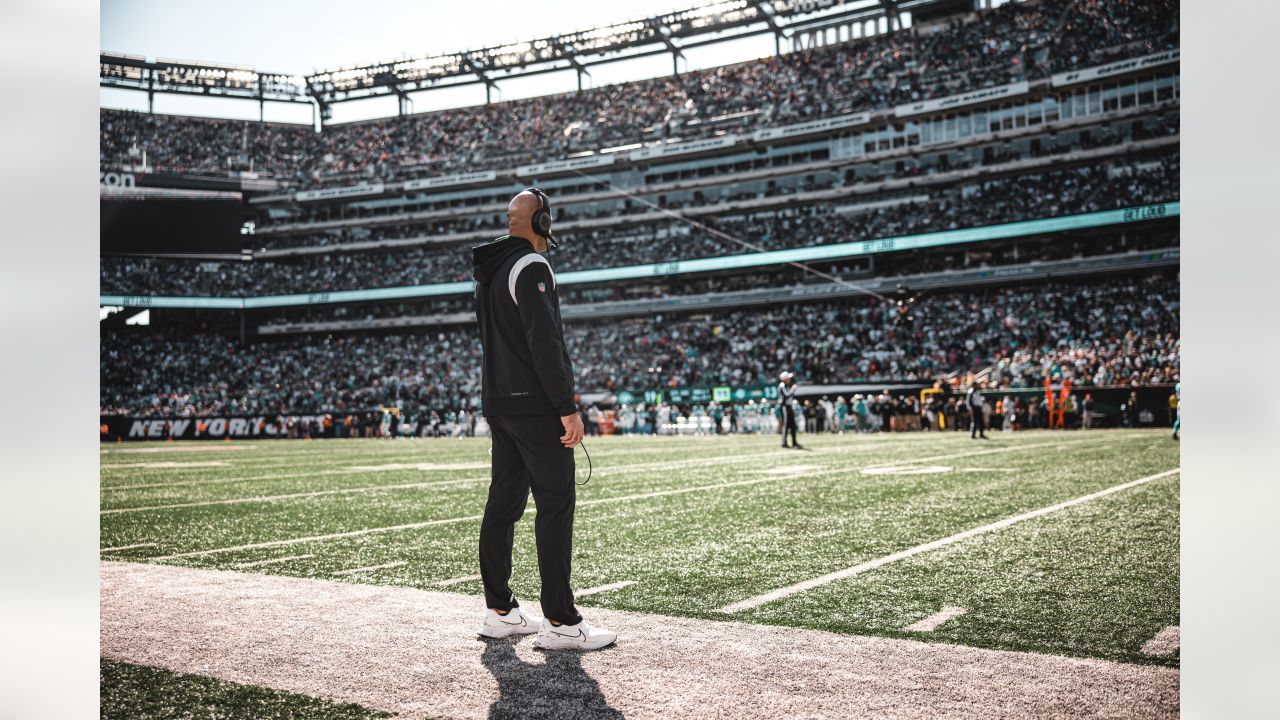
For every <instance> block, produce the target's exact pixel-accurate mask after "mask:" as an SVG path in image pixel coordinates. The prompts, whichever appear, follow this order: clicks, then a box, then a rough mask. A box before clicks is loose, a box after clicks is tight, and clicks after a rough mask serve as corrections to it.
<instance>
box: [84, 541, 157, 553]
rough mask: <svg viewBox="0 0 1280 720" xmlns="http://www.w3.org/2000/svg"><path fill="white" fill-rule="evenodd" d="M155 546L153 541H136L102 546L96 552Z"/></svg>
mask: <svg viewBox="0 0 1280 720" xmlns="http://www.w3.org/2000/svg"><path fill="white" fill-rule="evenodd" d="M155 546H156V544H155V543H153V542H149V543H137V544H136V545H119V546H117V547H109V548H102V549H101V550H99V551H98V552H100V553H104V552H115V551H117V550H132V549H134V548H144V547H155Z"/></svg>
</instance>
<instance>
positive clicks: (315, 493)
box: [98, 477, 489, 515]
mask: <svg viewBox="0 0 1280 720" xmlns="http://www.w3.org/2000/svg"><path fill="white" fill-rule="evenodd" d="M488 481H489V478H487V477H478V478H459V479H457V480H428V481H427V482H417V483H396V484H393V485H363V486H361V487H354V488H335V489H333V490H312V491H311V492H300V493H288V494H286V495H257V496H251V497H241V498H229V499H226V500H200V501H197V502H188V503H173V504H170V505H143V506H141V507H127V508H111V509H109V510H99V511H98V514H99V515H118V514H120V513H132V512H145V511H150V510H172V509H174V508H193V507H205V506H207V505H238V504H240V503H253V502H274V501H278V500H297V499H299V498H309V497H321V496H324V495H342V494H344V493H366V492H376V491H378V490H411V489H419V488H429V487H452V486H454V485H466V484H472V483H477V482H488Z"/></svg>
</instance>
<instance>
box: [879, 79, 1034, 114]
mask: <svg viewBox="0 0 1280 720" xmlns="http://www.w3.org/2000/svg"><path fill="white" fill-rule="evenodd" d="M1030 87H1031V86H1030V84H1029V83H1027V81H1026V80H1023V81H1020V82H1016V83H1011V84H1009V85H1001V86H1000V87H993V88H983V89H981V90H973V91H971V92H967V93H961V94H959V95H950V96H948V97H944V98H936V99H934V100H921V101H920V102H917V103H908V104H906V105H899V106H897V107H895V108H894V109H893V114H894V115H895V116H897V117H908V116H911V115H922V114H924V113H931V112H937V111H939V110H951V109H953V108H958V107H963V106H965V105H977V104H978V103H985V102H991V101H993V100H1003V99H1005V98H1011V97H1017V96H1018V95H1025V94H1026V93H1027V90H1028V89H1029V88H1030Z"/></svg>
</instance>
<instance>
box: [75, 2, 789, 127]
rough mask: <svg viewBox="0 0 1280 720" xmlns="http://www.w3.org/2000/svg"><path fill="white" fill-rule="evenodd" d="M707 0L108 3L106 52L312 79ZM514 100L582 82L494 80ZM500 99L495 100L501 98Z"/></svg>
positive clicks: (598, 79)
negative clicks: (316, 73) (338, 69)
mask: <svg viewBox="0 0 1280 720" xmlns="http://www.w3.org/2000/svg"><path fill="white" fill-rule="evenodd" d="M706 1H707V0H684V1H683V2H680V1H679V0H634V1H633V2H631V3H614V2H608V0H553V1H544V2H530V1H529V0H524V1H523V2H510V1H508V0H501V1H499V0H472V1H471V2H441V1H440V0H416V1H413V0H363V1H360V0H356V1H355V2H352V1H350V0H348V1H346V2H332V1H330V0H311V1H309V2H308V1H305V0H219V2H215V3H207V2H199V1H198V0H102V3H101V23H102V25H101V33H100V45H101V49H103V50H108V51H112V52H123V53H130V54H134V55H145V56H147V57H149V58H176V59H181V60H198V61H204V62H220V63H230V64H236V65H247V66H251V67H254V68H256V69H258V70H260V71H265V72H281V73H291V74H299V75H303V74H308V73H310V72H312V71H313V70H317V69H321V68H332V67H335V66H340V65H353V64H367V63H372V62H377V61H380V60H390V59H398V58H400V57H414V56H422V55H433V54H438V53H443V52H451V51H455V50H463V49H470V48H476V47H484V46H489V45H495V44H501V43H506V42H515V41H520V40H533V39H535V38H539V37H545V36H548V35H553V34H557V33H565V32H570V31H573V30H581V29H585V28H589V27H594V26H596V25H599V24H602V23H612V22H617V21H621V20H633V19H639V18H643V17H650V16H652V15H656V14H661V13H663V12H666V11H669V10H676V9H684V8H688V7H694V6H697V5H702V4H705V2H706ZM773 52H774V44H773V39H772V36H770V35H760V36H756V37H753V38H749V39H746V40H741V41H736V42H730V43H723V44H720V45H714V46H711V47H707V48H696V49H693V50H688V51H686V52H685V56H686V57H687V58H688V67H687V68H686V67H684V66H682V67H681V70H685V69H693V68H699V67H710V66H715V65H723V64H726V63H732V62H738V61H742V60H747V59H751V58H756V57H763V56H767V55H772V54H773ZM591 72H592V75H593V79H594V84H595V85H596V86H600V85H606V84H611V83H616V82H622V81H626V80H632V79H638V78H643V77H654V76H656V75H662V74H666V73H670V72H671V57H670V56H669V55H657V56H654V57H650V58H643V59H640V60H633V61H628V62H618V63H610V64H607V65H602V66H597V67H595V68H592V70H591ZM498 87H499V88H500V90H501V92H502V97H503V98H504V99H507V100H512V99H516V98H519V97H527V96H530V95H539V94H546V93H551V92H565V91H569V90H573V89H575V88H576V87H577V78H576V75H575V74H574V73H573V72H566V73H551V74H547V75H540V76H535V77H533V78H529V79H524V80H508V81H505V82H501V83H499V85H498ZM100 96H101V104H102V106H103V107H123V108H136V109H143V110H145V109H146V106H147V99H146V94H145V93H140V92H133V91H127V90H116V89H109V88H103V89H101V90H100ZM496 99H498V98H497V97H495V100H496ZM413 100H414V107H413V109H414V111H416V112H423V111H426V110H432V109H437V108H440V107H456V106H462V105H474V104H479V103H483V102H484V86H483V85H479V84H477V85H472V86H467V87H465V88H459V89H450V90H439V91H433V92H428V93H419V94H416V95H414V96H413ZM155 102H156V112H165V113H174V114H185V115H211V116H219V117H243V118H257V116H258V105H257V103H255V102H252V101H244V100H227V99H222V98H192V97H183V96H175V95H164V94H157V95H156V101H155ZM266 112H267V119H268V120H280V121H291V122H304V123H307V122H310V121H311V107H310V106H309V105H296V104H288V103H268V104H267V110H266ZM395 112H396V101H395V98H394V97H383V98H378V99H376V100H370V101H365V102H358V101H357V102H352V103H340V104H338V105H336V106H334V117H333V121H334V122H343V121H348V120H358V119H362V118H366V117H379V116H386V115H394V114H395Z"/></svg>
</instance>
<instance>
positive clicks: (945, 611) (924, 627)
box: [902, 607, 969, 632]
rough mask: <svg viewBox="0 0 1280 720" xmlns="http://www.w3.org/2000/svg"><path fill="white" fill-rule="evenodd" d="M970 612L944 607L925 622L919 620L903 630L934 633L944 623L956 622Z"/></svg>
mask: <svg viewBox="0 0 1280 720" xmlns="http://www.w3.org/2000/svg"><path fill="white" fill-rule="evenodd" d="M967 612H969V611H968V610H965V609H964V608H962V607H944V608H942V609H941V610H939V611H938V612H936V613H934V614H932V615H930V616H929V617H927V618H924V619H923V620H918V621H916V622H913V623H911V624H910V625H908V626H906V627H904V628H902V629H903V630H904V631H906V632H933V631H934V630H937V629H938V626H940V625H942V624H943V623H945V622H947V621H949V620H954V619H955V618H958V617H960V616H961V615H963V614H965V613H967Z"/></svg>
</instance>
